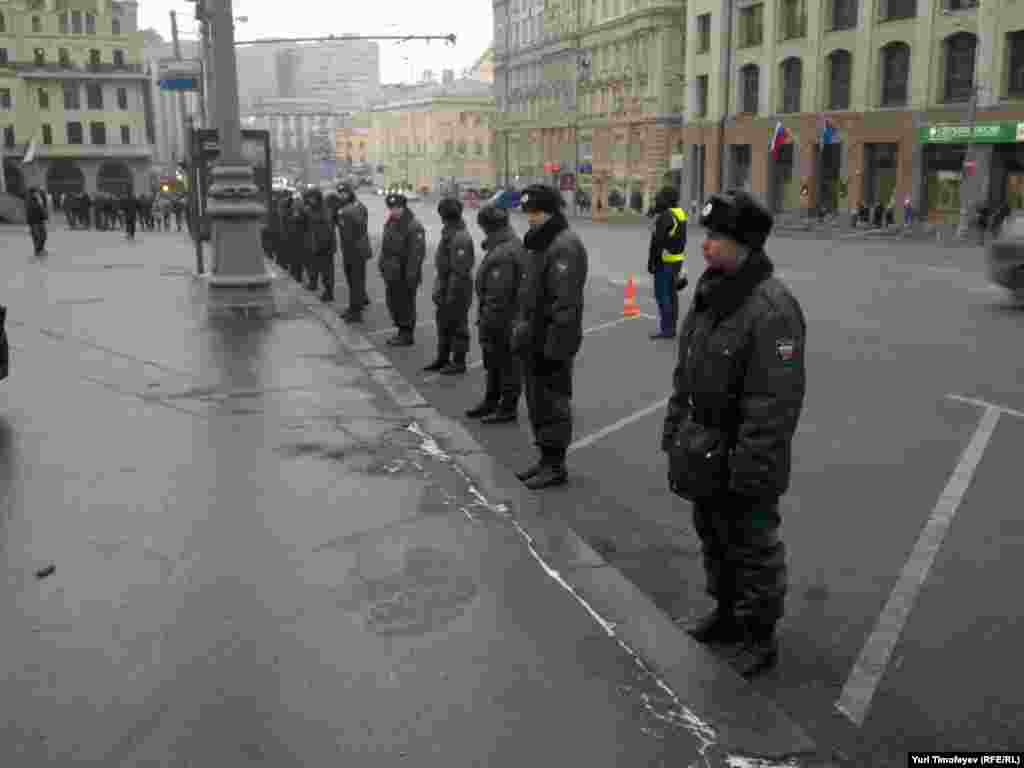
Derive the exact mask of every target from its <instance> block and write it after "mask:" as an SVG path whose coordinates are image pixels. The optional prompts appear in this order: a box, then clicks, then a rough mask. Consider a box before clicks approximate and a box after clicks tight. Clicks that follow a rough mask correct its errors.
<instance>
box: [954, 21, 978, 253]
mask: <svg viewBox="0 0 1024 768" xmlns="http://www.w3.org/2000/svg"><path fill="white" fill-rule="evenodd" d="M980 52H981V41H980V40H979V39H978V38H975V42H974V71H973V73H972V76H971V97H970V99H969V100H968V102H967V124H968V126H970V128H969V130H970V134H969V135H968V137H967V151H966V152H964V164H963V167H962V168H961V169H960V221H959V223H958V225H957V229H956V234H957V238H958V239H961V240H962V239H964V238H965V237H967V230H968V228H969V224H970V215H971V194H970V193H971V192H972V191H973V189H972V188H973V187H974V185H975V183H976V182H975V181H968V178H969V177H970V176H973V177H974V178H975V179H976V178H977V173H978V159H977V145H976V144H975V141H974V131H975V128H976V127H977V123H978V94H979V93H980V92H981V90H982V88H983V87H984V86H983V85H981V84H980V83H979V82H978V59H979V58H980V57H979V53H980ZM971 171H973V174H972V173H971Z"/></svg>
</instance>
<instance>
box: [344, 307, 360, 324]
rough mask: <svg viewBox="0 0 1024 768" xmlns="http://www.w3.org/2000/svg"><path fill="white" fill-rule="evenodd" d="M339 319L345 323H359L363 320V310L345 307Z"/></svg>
mask: <svg viewBox="0 0 1024 768" xmlns="http://www.w3.org/2000/svg"><path fill="white" fill-rule="evenodd" d="M341 319H342V320H344V321H345V322H346V323H361V322H363V311H362V310H361V309H352V308H349V309H346V310H345V311H344V313H342V315H341Z"/></svg>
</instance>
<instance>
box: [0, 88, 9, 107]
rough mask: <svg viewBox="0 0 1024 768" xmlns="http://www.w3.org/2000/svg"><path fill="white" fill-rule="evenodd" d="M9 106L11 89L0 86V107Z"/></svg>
mask: <svg viewBox="0 0 1024 768" xmlns="http://www.w3.org/2000/svg"><path fill="white" fill-rule="evenodd" d="M10 108H11V89H10V88H0V109H10Z"/></svg>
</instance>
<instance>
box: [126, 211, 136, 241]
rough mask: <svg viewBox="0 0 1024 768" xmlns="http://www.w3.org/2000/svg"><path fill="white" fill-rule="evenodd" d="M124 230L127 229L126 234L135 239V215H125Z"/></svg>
mask: <svg viewBox="0 0 1024 768" xmlns="http://www.w3.org/2000/svg"><path fill="white" fill-rule="evenodd" d="M124 231H125V234H126V235H127V236H128V237H129V238H131V239H132V240H134V239H135V217H134V216H125V218H124Z"/></svg>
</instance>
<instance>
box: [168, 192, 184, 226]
mask: <svg viewBox="0 0 1024 768" xmlns="http://www.w3.org/2000/svg"><path fill="white" fill-rule="evenodd" d="M171 210H172V211H173V212H174V224H175V226H176V227H177V228H178V231H179V232H181V225H182V222H183V220H184V217H185V201H184V200H182V199H181V197H175V198H174V202H172V203H171Z"/></svg>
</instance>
